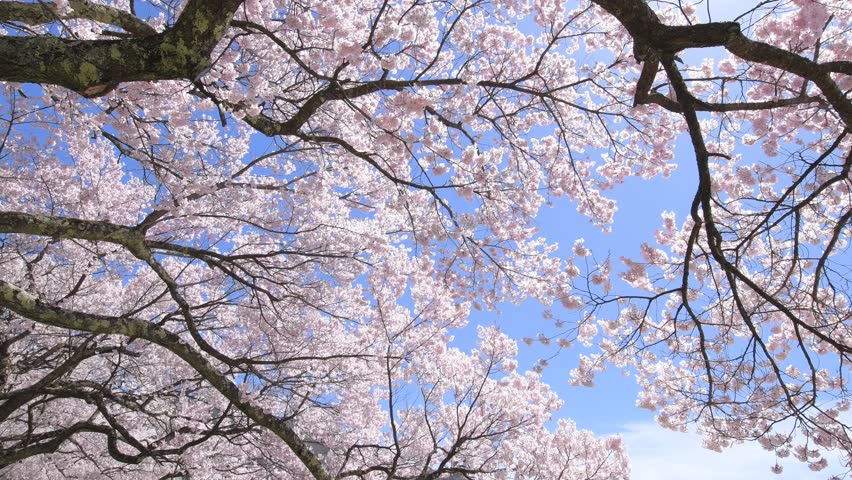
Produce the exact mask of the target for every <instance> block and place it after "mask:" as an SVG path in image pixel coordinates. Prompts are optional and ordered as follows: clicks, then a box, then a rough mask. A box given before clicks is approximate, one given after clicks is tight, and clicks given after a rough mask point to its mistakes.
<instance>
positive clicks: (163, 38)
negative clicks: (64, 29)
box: [0, 0, 242, 97]
mask: <svg viewBox="0 0 852 480" xmlns="http://www.w3.org/2000/svg"><path fill="white" fill-rule="evenodd" d="M241 3H242V0H190V1H189V3H188V4H187V5H186V8H185V9H184V10H183V12H182V13H181V15H180V17H179V18H178V20H177V22H176V23H175V24H174V26H172V27H171V28H169V29H167V30H166V31H165V32H163V33H158V34H156V35H149V36H145V37H141V38H131V39H123V40H69V39H64V38H57V37H53V36H47V35H39V36H34V37H19V36H6V37H0V59H2V60H0V81H12V82H32V83H46V84H53V85H61V86H63V87H66V88H69V89H71V90H74V91H76V92H77V93H80V94H81V95H83V96H87V97H97V96H101V95H104V94H106V93H107V92H109V91H110V90H112V89H113V88H115V86H116V85H118V84H119V83H121V82H130V81H142V80H147V81H154V80H176V79H187V80H192V79H195V78H197V77H198V76H200V75H201V74H202V73H203V72H204V71H205V70H206V68H207V67H208V66H209V63H210V60H209V57H210V53H211V52H212V50H213V48H214V47H215V46H216V44H217V43H219V41H220V40H221V39H222V36H223V35H224V34H225V31H226V30H227V28H228V25H229V24H230V21H231V18H232V17H233V15H234V12H235V11H236V9H237V7H238V6H239V5H240V4H241Z"/></svg>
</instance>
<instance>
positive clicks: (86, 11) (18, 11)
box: [0, 0, 157, 37]
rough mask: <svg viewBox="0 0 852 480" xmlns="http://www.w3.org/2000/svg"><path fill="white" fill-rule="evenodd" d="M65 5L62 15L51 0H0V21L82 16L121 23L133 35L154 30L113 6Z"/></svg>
mask: <svg viewBox="0 0 852 480" xmlns="http://www.w3.org/2000/svg"><path fill="white" fill-rule="evenodd" d="M68 5H69V6H70V7H71V8H72V10H71V12H69V13H67V14H64V15H63V14H62V13H60V12H59V9H58V8H57V7H56V4H55V3H53V2H36V3H24V2H0V22H19V23H23V24H26V25H43V24H46V23H52V22H55V21H57V20H59V19H63V20H66V19H67V20H71V19H76V18H82V19H86V20H94V21H96V22H100V23H104V24H107V25H115V26H117V27H121V28H123V29H124V30H125V31H126V32H128V33H130V34H132V35H134V36H137V37H146V36H148V35H156V34H157V31H156V30H154V27H152V26H150V25H148V24H147V23H145V22H143V21H142V20H141V19H139V18H138V17H136V16H134V15H133V14H131V13H128V12H125V11H123V10H119V9H117V8H113V7H110V6H107V5H100V4H97V3H92V2H89V1H87V0H70V1H69V2H68Z"/></svg>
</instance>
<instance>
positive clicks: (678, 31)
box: [592, 0, 852, 126]
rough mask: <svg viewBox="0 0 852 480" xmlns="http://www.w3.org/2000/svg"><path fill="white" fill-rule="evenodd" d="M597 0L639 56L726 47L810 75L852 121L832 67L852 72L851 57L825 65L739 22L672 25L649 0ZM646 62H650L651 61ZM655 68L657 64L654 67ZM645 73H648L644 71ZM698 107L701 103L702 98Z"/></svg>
mask: <svg viewBox="0 0 852 480" xmlns="http://www.w3.org/2000/svg"><path fill="white" fill-rule="evenodd" d="M592 1H593V2H594V3H595V4H597V5H599V6H600V7H601V8H603V9H604V10H606V11H607V12H609V13H610V14H611V15H613V16H614V17H616V18H617V19H618V21H619V22H620V23H621V24H622V25H624V27H625V28H626V29H627V31H628V32H629V33H630V35H631V36H632V37H633V52H634V56H635V57H636V59H637V60H638V61H642V62H646V63H650V62H653V63H652V64H653V65H656V62H657V61H658V59H659V58H662V57H668V56H672V55H674V54H676V53H677V52H680V51H682V50H686V49H688V48H704V47H724V48H726V49H727V50H728V51H729V52H731V53H732V54H734V55H736V56H738V57H740V58H742V59H743V60H747V61H750V62H755V63H760V64H764V65H769V66H772V67H775V68H778V69H780V70H783V71H786V72H790V73H793V74H795V75H798V76H799V77H801V78H804V79H807V80H810V81H812V82H814V84H815V85H816V86H817V87H819V89H820V90H821V91H822V94H823V95H824V96H825V98H826V100H828V102H829V103H830V104H831V106H832V107H833V108H834V110H835V111H836V112H837V113H838V115H839V116H840V118H841V119H842V120H843V122H844V123H845V124H846V125H847V126H850V125H852V102H850V101H849V99H848V98H846V95H845V94H844V93H843V91H842V90H841V89H840V88H839V87H838V85H837V83H836V82H835V81H834V80H833V79H832V78H831V73H832V72H844V73H848V72H849V71H852V64H850V63H849V62H831V63H828V64H825V65H823V64H820V63H817V62H816V61H814V60H811V59H808V58H805V57H803V56H801V55H797V54H795V53H793V52H790V51H787V50H784V49H782V48H778V47H776V46H773V45H769V44H766V43H762V42H757V41H754V40H751V39H749V38H748V37H746V36H745V35H743V33H742V31H741V30H740V25H739V24H738V23H734V22H711V23H704V24H697V25H688V26H682V25H678V26H670V25H665V24H663V22H662V21H660V19H659V17H657V15H656V14H655V13H654V11H653V10H651V7H649V6H648V4H647V3H645V1H644V0H592ZM646 66H647V65H646ZM653 70H654V73H656V68H654V69H653ZM643 77H647V75H646V72H645V71H644V70H643ZM638 86H641V87H642V89H643V90H642V91H640V90H639V89H638V88H637V92H636V99H637V102H638V103H642V102H643V101H649V100H652V99H653V100H657V101H655V102H654V103H659V104H661V105H662V106H664V107H666V108H669V109H670V110H672V109H673V108H672V105H671V104H670V102H667V101H663V100H661V99H660V98H659V97H657V96H654V97H651V94H650V93H649V92H648V89H649V88H650V86H651V85H650V84H649V82H647V81H645V82H640V85H637V87H638ZM696 103H697V104H696V105H695V107H696V110H702V109H704V110H710V111H724V110H711V109H708V108H706V107H707V105H703V106H704V107H705V108H701V107H702V105H701V104H700V103H698V102H696Z"/></svg>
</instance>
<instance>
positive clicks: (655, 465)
mask: <svg viewBox="0 0 852 480" xmlns="http://www.w3.org/2000/svg"><path fill="white" fill-rule="evenodd" d="M621 435H622V436H623V437H624V441H625V443H626V445H627V453H628V454H629V455H630V464H631V469H632V472H633V473H632V475H631V478H632V479H633V480H684V479H688V480H811V479H813V480H826V479H827V478H829V477H830V476H831V474H832V473H834V472H831V471H829V470H831V468H830V467H829V468H827V469H825V470H823V471H821V472H813V471H811V470H810V469H808V466H807V465H805V464H803V463H801V462H799V461H797V460H795V459H792V458H784V459H779V464H780V465H781V466H782V467H783V468H784V471H783V473H781V474H780V475H776V474H774V473H772V472H771V471H770V468H771V467H772V466H773V465H775V454H774V453H772V452H768V451H766V450H764V449H762V448H761V447H760V446H759V445H757V444H754V443H749V444H741V445H735V446H733V447H731V448H728V449H725V450H723V451H722V453H718V452H713V451H711V450H707V449H705V448H702V446H701V436H700V435H697V434H693V433H679V432H673V431H671V430H666V429H664V428H662V427H660V426H659V425H657V424H655V423H653V422H644V423H632V424H628V425H626V426H625V427H624V430H623V431H622V432H621ZM835 465H836V464H835Z"/></svg>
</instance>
